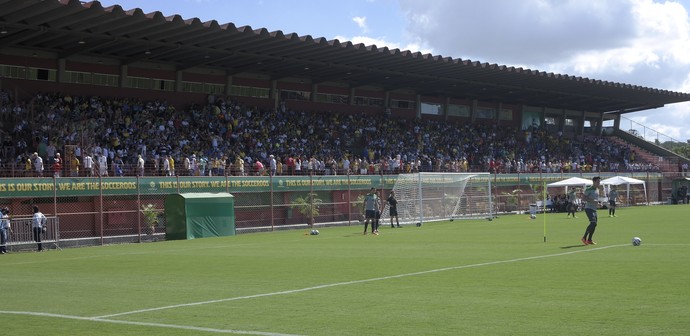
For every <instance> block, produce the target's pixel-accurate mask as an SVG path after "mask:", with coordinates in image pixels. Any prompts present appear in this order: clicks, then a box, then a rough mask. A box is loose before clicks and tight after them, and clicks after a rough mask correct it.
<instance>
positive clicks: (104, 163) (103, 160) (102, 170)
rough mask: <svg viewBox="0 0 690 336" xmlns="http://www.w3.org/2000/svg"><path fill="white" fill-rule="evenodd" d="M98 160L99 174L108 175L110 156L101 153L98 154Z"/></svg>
mask: <svg viewBox="0 0 690 336" xmlns="http://www.w3.org/2000/svg"><path fill="white" fill-rule="evenodd" d="M96 158H97V160H98V161H97V162H98V174H99V176H103V177H105V176H108V157H106V156H105V154H100V155H97V156H96Z"/></svg>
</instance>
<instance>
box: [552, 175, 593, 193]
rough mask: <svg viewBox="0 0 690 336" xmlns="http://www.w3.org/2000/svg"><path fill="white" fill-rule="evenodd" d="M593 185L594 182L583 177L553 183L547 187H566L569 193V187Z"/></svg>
mask: <svg viewBox="0 0 690 336" xmlns="http://www.w3.org/2000/svg"><path fill="white" fill-rule="evenodd" d="M590 185H592V180H588V179H584V178H581V177H571V178H568V179H565V180H563V181H558V182H553V183H549V184H547V185H546V187H547V188H548V187H554V188H555V187H565V191H566V192H568V187H582V188H583V189H584V188H585V187H586V186H590Z"/></svg>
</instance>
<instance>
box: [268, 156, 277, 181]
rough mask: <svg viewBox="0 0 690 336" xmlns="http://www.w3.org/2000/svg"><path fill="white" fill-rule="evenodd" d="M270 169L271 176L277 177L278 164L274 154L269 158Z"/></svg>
mask: <svg viewBox="0 0 690 336" xmlns="http://www.w3.org/2000/svg"><path fill="white" fill-rule="evenodd" d="M268 169H269V171H270V174H271V176H275V175H276V170H277V169H278V163H277V162H276V158H275V156H273V154H271V155H269V156H268Z"/></svg>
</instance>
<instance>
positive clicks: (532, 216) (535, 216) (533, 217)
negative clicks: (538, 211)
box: [529, 214, 537, 219]
mask: <svg viewBox="0 0 690 336" xmlns="http://www.w3.org/2000/svg"><path fill="white" fill-rule="evenodd" d="M529 218H532V219H535V218H537V215H535V214H531V215H529Z"/></svg>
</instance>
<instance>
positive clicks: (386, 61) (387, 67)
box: [0, 0, 690, 113]
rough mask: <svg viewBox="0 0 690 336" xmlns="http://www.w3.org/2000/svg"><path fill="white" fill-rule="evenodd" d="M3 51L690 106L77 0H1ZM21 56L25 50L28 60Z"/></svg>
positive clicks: (385, 85)
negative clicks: (24, 55) (38, 52)
mask: <svg viewBox="0 0 690 336" xmlns="http://www.w3.org/2000/svg"><path fill="white" fill-rule="evenodd" d="M8 48H11V49H13V50H27V52H32V51H44V52H49V53H51V55H54V56H55V57H57V58H66V59H70V58H76V57H80V56H86V57H95V58H108V59H115V60H118V61H119V62H120V64H126V65H136V64H137V63H138V62H161V63H166V64H170V65H172V66H174V67H175V68H176V69H177V70H182V71H184V70H188V69H192V68H212V69H220V70H223V71H225V72H226V73H227V74H228V75H233V74H239V73H254V74H261V75H265V76H268V77H269V78H271V79H277V80H281V79H286V78H303V79H305V80H307V81H310V82H311V83H317V84H318V83H326V82H335V83H343V84H346V85H348V86H349V87H351V88H357V87H377V88H381V89H383V90H393V91H395V90H413V91H415V92H416V93H418V94H421V95H424V96H441V97H445V96H448V97H453V98H460V99H470V100H472V99H477V100H479V101H486V102H503V103H504V104H524V105H531V106H547V107H552V108H564V109H569V110H577V111H589V112H598V113H619V112H622V113H627V112H635V111H640V110H646V109H652V108H658V107H662V106H664V105H666V104H671V103H678V102H684V101H690V94H687V93H681V92H672V91H667V90H659V89H654V88H648V87H642V86H636V85H629V84H623V83H615V82H608V81H603V80H596V79H590V78H584V77H576V76H569V75H561V74H554V73H546V72H543V71H537V70H531V69H523V68H515V67H510V66H505V65H497V64H489V63H481V62H477V61H471V60H463V59H457V58H456V59H454V58H451V57H442V56H438V55H430V54H421V53H419V52H411V51H407V50H405V51H401V50H398V49H388V48H386V47H383V48H379V47H377V46H375V45H371V46H365V45H363V44H353V43H351V42H345V41H343V42H341V41H338V40H330V41H329V40H326V39H325V38H322V37H318V38H314V37H311V36H309V35H307V36H298V35H296V34H294V33H292V34H285V33H283V32H281V31H273V32H269V31H267V30H266V29H264V28H261V29H253V28H252V27H250V26H244V27H236V26H235V25H233V24H232V23H225V24H220V23H218V22H216V21H215V20H213V21H207V22H202V21H200V20H199V19H197V18H192V19H184V18H182V17H181V16H179V15H173V16H164V15H163V14H162V13H161V12H153V13H144V12H143V11H142V10H141V9H138V8H136V9H128V10H125V9H123V8H122V7H121V6H117V5H116V6H110V7H105V8H104V7H103V6H102V5H101V3H100V2H98V1H92V2H81V1H77V0H47V1H42V0H0V53H3V51H6V50H8ZM28 55H30V54H27V55H26V56H28Z"/></svg>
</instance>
